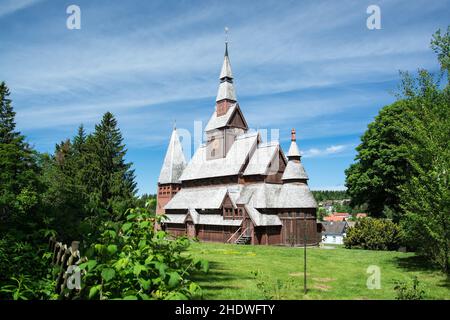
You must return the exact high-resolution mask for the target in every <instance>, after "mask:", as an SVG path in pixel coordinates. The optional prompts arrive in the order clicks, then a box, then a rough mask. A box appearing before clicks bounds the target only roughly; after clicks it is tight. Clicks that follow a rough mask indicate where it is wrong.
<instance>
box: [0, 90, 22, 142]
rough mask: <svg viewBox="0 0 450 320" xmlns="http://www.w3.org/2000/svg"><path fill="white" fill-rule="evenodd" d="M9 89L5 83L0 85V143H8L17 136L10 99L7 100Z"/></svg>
mask: <svg viewBox="0 0 450 320" xmlns="http://www.w3.org/2000/svg"><path fill="white" fill-rule="evenodd" d="M9 95H10V92H9V89H8V87H7V86H6V84H5V82H1V83H0V143H10V142H12V141H13V140H14V139H16V138H17V137H18V136H19V133H18V132H15V131H14V130H15V129H16V123H15V122H14V117H15V116H16V113H15V112H14V110H13V107H12V104H11V99H9Z"/></svg>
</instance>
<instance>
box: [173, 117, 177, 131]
mask: <svg viewBox="0 0 450 320" xmlns="http://www.w3.org/2000/svg"><path fill="white" fill-rule="evenodd" d="M173 130H177V120H176V119H175V120H173Z"/></svg>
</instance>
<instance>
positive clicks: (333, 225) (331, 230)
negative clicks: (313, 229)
mask: <svg viewBox="0 0 450 320" xmlns="http://www.w3.org/2000/svg"><path fill="white" fill-rule="evenodd" d="M322 226H323V228H324V229H325V230H324V231H322V234H323V235H343V234H344V233H345V232H346V230H347V228H348V224H347V222H346V221H330V222H322Z"/></svg>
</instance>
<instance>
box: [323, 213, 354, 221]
mask: <svg viewBox="0 0 450 320" xmlns="http://www.w3.org/2000/svg"><path fill="white" fill-rule="evenodd" d="M351 217H352V216H351V215H350V214H349V213H346V212H335V213H333V214H331V215H329V216H326V217H324V218H323V220H324V221H346V220H348V219H349V218H351Z"/></svg>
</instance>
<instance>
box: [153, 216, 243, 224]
mask: <svg viewBox="0 0 450 320" xmlns="http://www.w3.org/2000/svg"><path fill="white" fill-rule="evenodd" d="M166 217H167V219H166V220H163V221H162V223H167V224H171V223H177V224H184V223H185V221H186V217H187V214H185V213H180V214H166ZM193 223H194V224H204V225H213V226H214V225H218V226H240V225H241V224H242V220H233V219H224V218H223V216H222V215H220V214H199V215H198V220H196V221H193Z"/></svg>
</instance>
